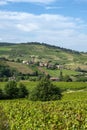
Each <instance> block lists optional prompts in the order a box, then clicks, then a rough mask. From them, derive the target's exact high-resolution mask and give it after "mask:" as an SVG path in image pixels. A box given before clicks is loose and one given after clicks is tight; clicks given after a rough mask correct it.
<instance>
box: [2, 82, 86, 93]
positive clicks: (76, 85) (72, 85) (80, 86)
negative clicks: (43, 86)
mask: <svg viewBox="0 0 87 130" xmlns="http://www.w3.org/2000/svg"><path fill="white" fill-rule="evenodd" d="M20 82H22V83H23V84H24V85H25V86H26V87H27V89H28V90H29V91H31V90H32V89H33V88H35V87H36V85H37V84H38V82H34V81H20ZM6 83H7V82H0V88H4V86H5V84H6ZM53 84H55V85H56V86H57V87H59V88H60V89H61V90H63V91H69V90H70V91H71V90H73V91H74V90H87V83H86V82H53Z"/></svg>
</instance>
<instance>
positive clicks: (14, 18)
mask: <svg viewBox="0 0 87 130" xmlns="http://www.w3.org/2000/svg"><path fill="white" fill-rule="evenodd" d="M0 42H11V43H20V42H22V43H23V42H25V43H26V42H41V43H43V42H44V43H47V44H51V45H56V46H60V47H64V48H68V49H72V50H77V51H84V52H87V0H0Z"/></svg>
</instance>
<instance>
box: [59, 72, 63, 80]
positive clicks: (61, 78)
mask: <svg viewBox="0 0 87 130" xmlns="http://www.w3.org/2000/svg"><path fill="white" fill-rule="evenodd" d="M59 79H60V81H63V72H62V70H60V75H59Z"/></svg>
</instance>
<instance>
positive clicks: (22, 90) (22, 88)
mask: <svg viewBox="0 0 87 130" xmlns="http://www.w3.org/2000/svg"><path fill="white" fill-rule="evenodd" d="M18 89H19V90H18V97H19V98H25V97H26V96H27V95H28V90H27V89H26V86H25V85H24V84H22V83H20V84H19V88H18Z"/></svg>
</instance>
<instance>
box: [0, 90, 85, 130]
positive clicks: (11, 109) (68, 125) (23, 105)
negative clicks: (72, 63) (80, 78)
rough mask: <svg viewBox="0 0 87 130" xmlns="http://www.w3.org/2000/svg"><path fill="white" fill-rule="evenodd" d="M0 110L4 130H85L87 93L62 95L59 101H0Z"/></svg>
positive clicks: (0, 119)
mask: <svg viewBox="0 0 87 130" xmlns="http://www.w3.org/2000/svg"><path fill="white" fill-rule="evenodd" d="M0 107H1V111H0V115H4V116H5V118H4V117H3V116H0V122H1V121H2V122H4V124H3V123H1V124H0V125H1V128H2V129H3V128H4V130H7V128H8V130H10V129H11V130H86V129H87V92H86V91H81V92H72V93H64V94H63V97H62V100H60V101H50V102H39V101H38V102H31V101H29V100H28V99H19V100H5V101H3V100H2V101H0ZM2 125H4V126H2ZM2 129H1V130H2Z"/></svg>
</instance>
